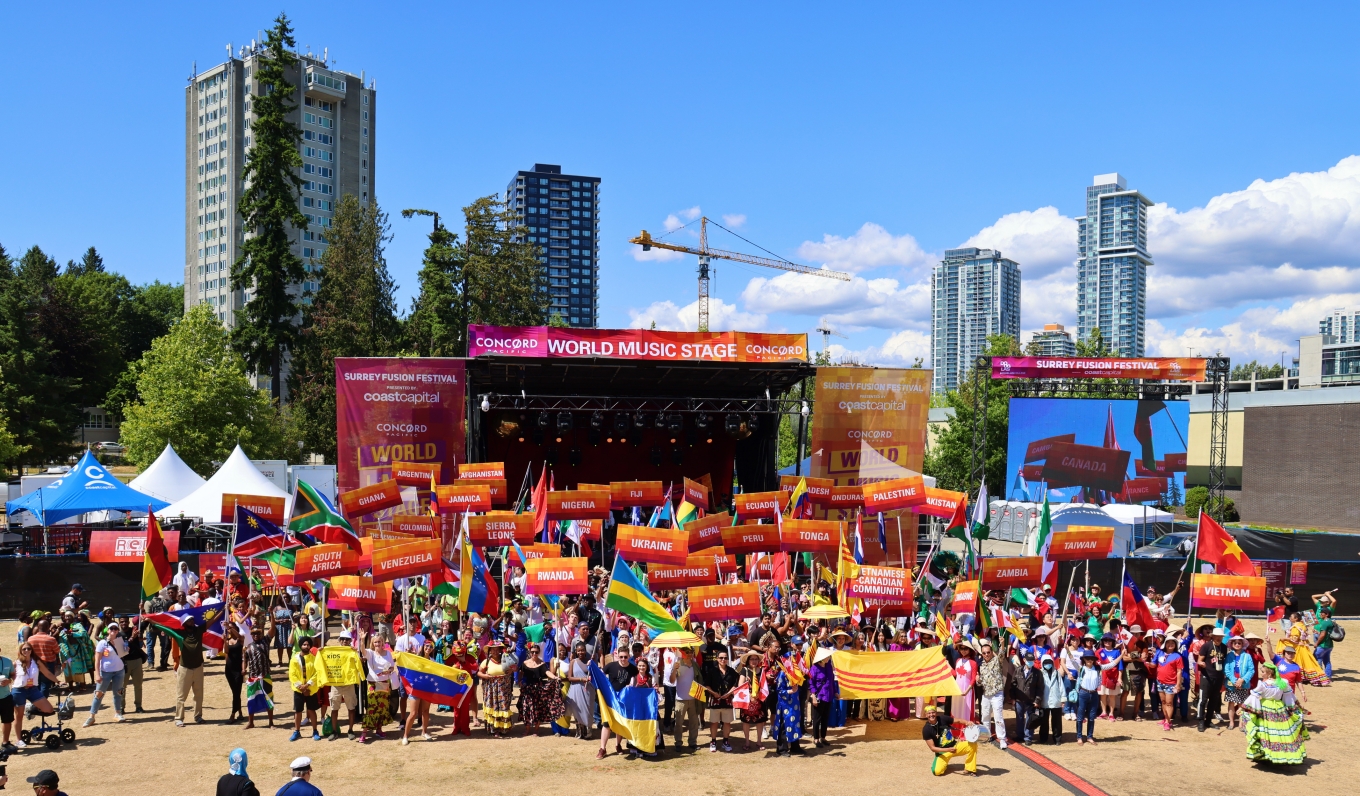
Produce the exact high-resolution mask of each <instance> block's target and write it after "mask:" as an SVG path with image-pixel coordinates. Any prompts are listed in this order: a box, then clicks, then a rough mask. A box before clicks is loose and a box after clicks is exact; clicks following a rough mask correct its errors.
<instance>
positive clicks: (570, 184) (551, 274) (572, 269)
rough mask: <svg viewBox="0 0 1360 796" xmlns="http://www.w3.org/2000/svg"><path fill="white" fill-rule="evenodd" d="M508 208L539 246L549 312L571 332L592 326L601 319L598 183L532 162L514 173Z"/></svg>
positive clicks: (595, 179) (594, 180) (598, 180)
mask: <svg viewBox="0 0 1360 796" xmlns="http://www.w3.org/2000/svg"><path fill="white" fill-rule="evenodd" d="M505 199H506V203H507V204H508V206H509V207H510V209H511V211H512V212H514V213H515V214H516V215H517V216H518V219H519V222H520V223H521V224H523V225H524V226H525V227H526V228H527V229H528V233H527V235H528V239H529V242H530V243H534V244H537V245H538V248H539V257H538V259H539V262H540V263H542V264H543V269H544V271H545V275H546V276H547V280H546V282H547V285H548V296H549V298H550V299H551V305H550V309H549V313H550V314H552V315H560V316H561V317H562V320H564V321H566V322H567V324H568V325H570V326H573V327H593V326H597V325H598V324H599V320H600V318H599V314H600V178H599V177H584V176H580V175H575V174H563V173H562V167H561V166H556V165H552V164H548V163H535V164H534V167H533V169H531V170H529V171H519V172H516V173H515V176H514V178H513V179H511V180H510V184H509V185H508V186H506V189H505Z"/></svg>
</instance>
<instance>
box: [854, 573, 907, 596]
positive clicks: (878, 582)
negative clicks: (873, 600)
mask: <svg viewBox="0 0 1360 796" xmlns="http://www.w3.org/2000/svg"><path fill="white" fill-rule="evenodd" d="M912 586H913V584H912V582H911V570H909V569H900V568H898V567H873V566H868V565H861V566H860V568H859V577H858V578H855V579H854V580H852V581H850V586H849V589H850V595H851V596H852V597H878V598H879V599H883V600H910V599H911V598H912Z"/></svg>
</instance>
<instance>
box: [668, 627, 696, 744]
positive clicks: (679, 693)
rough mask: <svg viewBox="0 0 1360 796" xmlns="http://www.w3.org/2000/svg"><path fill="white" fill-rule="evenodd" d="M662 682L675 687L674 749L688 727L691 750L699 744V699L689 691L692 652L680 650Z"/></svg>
mask: <svg viewBox="0 0 1360 796" xmlns="http://www.w3.org/2000/svg"><path fill="white" fill-rule="evenodd" d="M663 682H664V683H665V685H667V686H669V687H671V688H674V689H675V749H676V751H677V752H678V751H679V750H680V749H681V746H680V738H681V737H682V736H683V735H684V733H685V730H686V729H688V730H689V748H690V751H691V752H692V751H694V750H695V749H696V748H697V747H698V745H699V700H697V699H695V698H694V697H692V696H690V693H689V690H690V686H692V685H694V654H693V653H692V652H690V651H689V650H687V649H684V650H681V651H680V658H679V660H677V661H675V663H673V664H671V666H670V667H669V677H668V678H667V679H666V680H664V681H663Z"/></svg>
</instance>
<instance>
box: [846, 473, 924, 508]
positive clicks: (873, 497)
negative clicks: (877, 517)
mask: <svg viewBox="0 0 1360 796" xmlns="http://www.w3.org/2000/svg"><path fill="white" fill-rule="evenodd" d="M862 489H863V490H864V513H865V514H876V513H878V512H880V511H896V510H897V509H909V508H911V507H912V506H919V505H921V504H922V503H925V502H926V482H925V478H924V477H922V476H919V475H909V476H907V477H906V478H894V479H892V480H891V481H879V482H878V483H874V484H865V485H864V486H863V487H862Z"/></svg>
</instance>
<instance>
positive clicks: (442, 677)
mask: <svg viewBox="0 0 1360 796" xmlns="http://www.w3.org/2000/svg"><path fill="white" fill-rule="evenodd" d="M392 657H393V659H394V663H396V665H397V674H398V675H399V676H400V677H401V684H402V686H404V687H405V688H406V692H407V693H409V694H410V695H411V696H413V697H415V698H416V699H422V700H424V701H426V702H429V703H431V704H435V705H454V706H456V705H458V704H459V703H461V702H462V701H463V700H464V699H466V698H467V693H468V691H470V690H472V675H470V674H468V673H467V672H465V671H463V670H462V669H458V668H455V667H453V666H444V665H442V664H438V663H435V662H434V661H432V660H429V659H428V658H422V657H420V656H419V655H412V654H411V653H409V652H398V653H396V654H395V655H393V656H392Z"/></svg>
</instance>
